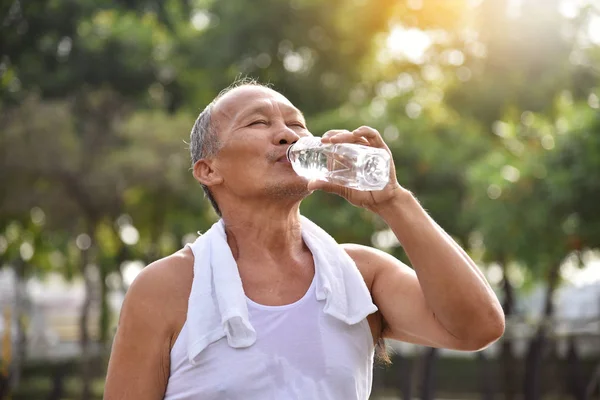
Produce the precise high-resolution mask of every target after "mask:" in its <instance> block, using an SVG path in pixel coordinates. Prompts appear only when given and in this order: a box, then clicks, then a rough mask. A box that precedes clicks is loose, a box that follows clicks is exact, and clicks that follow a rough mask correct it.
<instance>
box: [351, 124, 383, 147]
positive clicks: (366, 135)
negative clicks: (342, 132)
mask: <svg viewBox="0 0 600 400" xmlns="http://www.w3.org/2000/svg"><path fill="white" fill-rule="evenodd" d="M352 134H353V135H354V136H356V137H360V138H363V139H365V140H367V141H368V142H369V144H370V145H371V146H374V147H384V146H385V142H384V141H383V138H382V137H381V135H380V134H379V132H378V131H377V130H375V129H373V128H371V127H369V126H361V127H360V128H358V129H355V130H354V131H352Z"/></svg>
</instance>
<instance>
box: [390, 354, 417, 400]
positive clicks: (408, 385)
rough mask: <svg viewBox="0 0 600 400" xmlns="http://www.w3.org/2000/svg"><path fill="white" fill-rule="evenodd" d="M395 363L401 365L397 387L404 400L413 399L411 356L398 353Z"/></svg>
mask: <svg viewBox="0 0 600 400" xmlns="http://www.w3.org/2000/svg"><path fill="white" fill-rule="evenodd" d="M394 364H395V365H398V367H399V374H400V376H398V377H397V379H396V383H397V385H398V386H397V389H398V390H399V391H400V394H401V396H402V399H403V400H412V398H413V396H412V373H411V372H412V368H411V359H410V357H406V356H403V355H402V354H396V356H395V357H394Z"/></svg>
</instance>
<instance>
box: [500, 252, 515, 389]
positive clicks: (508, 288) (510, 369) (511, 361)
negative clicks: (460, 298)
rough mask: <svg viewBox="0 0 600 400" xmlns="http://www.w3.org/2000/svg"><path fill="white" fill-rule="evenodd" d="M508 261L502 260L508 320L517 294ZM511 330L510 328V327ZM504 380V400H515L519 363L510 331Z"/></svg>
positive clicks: (504, 352) (506, 339) (505, 345)
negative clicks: (511, 279) (511, 280)
mask: <svg viewBox="0 0 600 400" xmlns="http://www.w3.org/2000/svg"><path fill="white" fill-rule="evenodd" d="M506 264H507V263H506V260H504V259H502V260H500V265H501V268H502V290H503V291H504V301H503V303H502V309H503V310H504V315H505V317H506V319H507V320H509V319H510V317H511V316H512V315H513V313H514V307H515V294H514V288H513V286H512V284H511V283H510V280H509V278H508V271H507V265H506ZM509 329H510V326H509ZM501 357H502V380H503V386H504V400H515V398H516V395H517V391H516V388H515V381H516V374H515V366H516V365H517V362H516V360H515V355H514V352H513V342H512V337H511V335H510V330H508V332H507V334H505V335H504V337H503V338H502V355H501Z"/></svg>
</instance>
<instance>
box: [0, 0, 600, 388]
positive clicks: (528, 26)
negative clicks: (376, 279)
mask: <svg viewBox="0 0 600 400" xmlns="http://www.w3.org/2000/svg"><path fill="white" fill-rule="evenodd" d="M243 76H248V77H253V78H256V79H259V80H260V81H261V82H264V83H270V84H272V85H273V87H274V88H275V89H277V90H278V91H280V92H282V93H283V94H284V95H285V96H287V97H288V98H289V99H290V100H291V101H292V102H293V103H294V104H295V105H296V106H297V107H299V108H300V109H301V110H302V111H303V112H304V113H305V115H306V117H307V120H308V127H309V129H310V130H311V131H312V133H313V134H315V135H321V134H322V133H323V132H325V131H326V130H328V129H332V128H343V129H350V130H352V129H355V128H356V127H358V126H360V125H370V126H373V127H375V128H376V129H378V130H379V131H380V132H381V133H382V135H383V137H384V138H385V140H386V142H387V143H388V145H389V147H390V148H391V150H392V152H393V155H394V159H395V162H396V168H397V174H398V179H399V182H400V184H402V185H403V186H405V187H406V188H408V189H409V190H411V191H413V192H414V193H415V195H416V196H417V198H418V199H419V200H420V201H421V203H422V204H423V206H424V207H425V208H426V209H427V210H428V212H429V213H430V214H431V215H432V216H433V218H434V219H435V220H436V221H438V222H439V224H440V225H441V226H442V227H443V228H444V229H445V230H447V231H448V232H449V233H450V234H451V235H452V236H453V237H454V238H455V239H456V240H457V241H458V242H459V243H460V244H461V245H462V246H463V247H464V248H465V249H466V250H467V251H468V252H469V254H470V255H471V256H472V257H473V259H474V260H476V262H477V263H478V265H480V267H481V269H482V271H483V272H484V273H485V274H486V276H487V277H488V279H489V281H490V282H491V283H492V285H493V286H494V289H495V290H496V292H497V293H498V296H499V298H500V300H501V302H502V305H503V308H504V311H505V313H506V318H507V328H506V334H505V335H504V337H503V338H502V339H501V340H500V341H498V342H497V343H495V344H494V345H492V346H491V347H490V348H489V349H487V350H485V351H483V352H479V353H458V352H451V351H440V350H435V349H429V348H425V347H418V346H411V345H406V344H401V343H397V342H391V343H390V344H389V348H390V349H391V350H392V351H393V354H392V361H393V363H392V365H391V366H383V365H377V366H376V367H375V380H374V387H373V395H372V398H373V399H413V398H421V399H423V400H429V399H486V400H491V399H506V400H513V399H528V400H529V399H531V400H538V399H577V400H579V399H592V398H600V394H599V388H598V386H599V380H600V118H599V117H600V1H598V0H564V1H562V0H327V1H320V0H251V1H250V0H247V1H242V0H165V1H160V0H122V1H116V0H94V1H92V0H46V1H42V0H40V1H27V0H2V1H0V179H1V184H0V310H1V312H2V318H0V321H2V322H1V323H0V333H1V343H2V346H1V347H0V349H1V360H2V362H1V364H0V368H1V371H0V372H1V374H0V376H1V378H0V398H2V399H7V398H12V399H15V400H17V399H28V400H38V399H39V400H42V399H48V400H52V399H82V400H89V399H100V398H101V396H102V388H103V382H104V374H105V371H106V363H107V359H108V355H109V352H110V345H111V340H112V337H113V335H114V331H115V326H116V323H117V318H118V313H119V308H120V305H121V302H122V300H123V296H124V293H125V292H126V290H127V288H128V286H129V285H130V284H131V282H132V280H133V279H134V278H135V276H136V275H137V273H139V271H140V270H141V269H142V268H143V267H144V266H145V265H147V264H148V263H150V262H152V261H153V260H156V259H158V258H160V257H163V256H165V255H167V254H170V253H172V252H174V251H176V250H177V249H179V248H181V246H182V245H183V244H185V243H187V242H190V241H192V240H194V238H195V237H196V236H197V232H198V231H204V230H206V229H207V228H208V227H210V225H211V224H212V223H213V222H214V221H216V219H217V217H216V215H215V213H214V212H213V211H212V209H211V207H210V205H209V203H208V201H207V200H206V199H204V197H203V195H202V191H201V189H200V187H199V186H198V184H197V183H196V182H195V181H194V179H193V178H192V176H191V173H190V170H189V167H190V161H189V153H188V149H187V144H186V143H185V142H186V141H187V140H188V138H189V132H190V130H191V127H192V124H193V123H194V120H195V118H196V116H197V115H198V113H199V112H200V111H201V110H202V109H203V108H204V106H206V105H207V104H208V103H209V102H210V100H211V99H212V98H213V97H214V96H215V95H216V94H217V93H218V92H219V91H220V90H221V89H222V88H224V87H225V86H227V85H228V84H230V83H231V82H232V81H233V80H234V79H235V78H237V77H243ZM302 212H303V213H304V214H305V215H307V216H308V217H310V218H312V219H313V220H314V221H315V222H317V223H318V224H319V225H321V226H322V227H323V228H325V229H326V230H327V231H328V232H330V233H331V234H332V235H333V236H334V237H335V238H336V239H337V240H338V241H339V242H355V243H361V244H365V245H372V246H375V247H378V248H381V249H383V250H385V251H388V252H390V253H391V254H393V255H395V256H397V257H399V258H401V259H403V260H406V257H405V255H404V253H403V251H402V248H401V246H399V244H398V242H397V241H396V240H395V237H394V236H393V234H392V233H391V232H390V231H389V229H387V227H386V226H385V225H384V224H383V223H382V221H381V220H380V219H379V218H378V217H376V216H375V215H373V214H371V213H369V212H367V211H365V210H362V209H359V208H355V207H353V206H351V205H349V204H348V203H346V202H345V201H344V200H343V199H341V198H338V197H336V196H334V195H329V194H325V193H315V194H313V195H311V196H310V197H309V198H308V199H306V200H305V202H304V203H303V206H302ZM440 268H443V266H440Z"/></svg>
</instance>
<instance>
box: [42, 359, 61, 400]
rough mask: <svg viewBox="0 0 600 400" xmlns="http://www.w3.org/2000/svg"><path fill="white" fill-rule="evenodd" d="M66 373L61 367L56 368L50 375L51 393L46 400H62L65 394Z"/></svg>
mask: <svg viewBox="0 0 600 400" xmlns="http://www.w3.org/2000/svg"><path fill="white" fill-rule="evenodd" d="M65 376H66V371H65V367H64V366H63V365H61V366H58V367H57V368H56V369H55V370H54V373H53V375H52V391H51V392H50V394H48V397H47V400H62V399H63V398H64V392H65Z"/></svg>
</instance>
